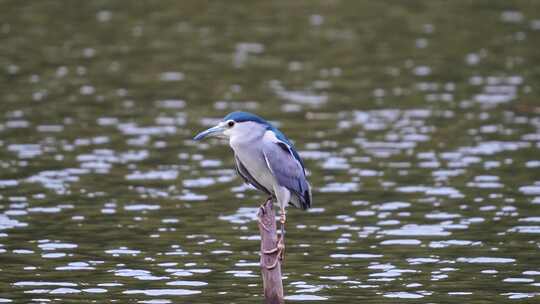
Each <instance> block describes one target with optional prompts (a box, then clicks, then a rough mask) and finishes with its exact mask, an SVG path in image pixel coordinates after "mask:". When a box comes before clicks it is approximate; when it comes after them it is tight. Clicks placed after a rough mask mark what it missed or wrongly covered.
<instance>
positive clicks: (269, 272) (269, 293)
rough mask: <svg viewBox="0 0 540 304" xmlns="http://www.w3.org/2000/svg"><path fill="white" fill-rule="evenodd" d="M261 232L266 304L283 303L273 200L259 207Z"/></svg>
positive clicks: (258, 216) (262, 269) (258, 215)
mask: <svg viewBox="0 0 540 304" xmlns="http://www.w3.org/2000/svg"><path fill="white" fill-rule="evenodd" d="M257 218H258V219H259V232H260V233H261V272H262V278H263V286H264V300H265V303H266V304H282V303H284V300H283V283H282V281H281V260H280V258H279V254H280V252H279V250H277V245H278V238H277V232H276V218H275V213H274V209H273V204H272V200H271V199H270V200H267V201H266V203H265V204H264V205H262V206H261V208H260V209H259V213H258V214H257Z"/></svg>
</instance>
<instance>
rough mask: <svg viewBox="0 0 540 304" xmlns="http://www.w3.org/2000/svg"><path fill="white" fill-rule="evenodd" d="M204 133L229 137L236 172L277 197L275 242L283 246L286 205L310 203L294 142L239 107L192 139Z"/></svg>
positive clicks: (272, 197) (303, 205)
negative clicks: (277, 238) (277, 237)
mask: <svg viewBox="0 0 540 304" xmlns="http://www.w3.org/2000/svg"><path fill="white" fill-rule="evenodd" d="M206 137H218V138H225V139H228V140H229V146H230V147H231V149H232V150H233V153H234V160H235V165H236V172H237V173H238V175H240V177H242V179H243V180H244V181H245V182H246V183H248V184H250V185H252V186H253V187H255V188H256V189H258V190H260V191H261V192H263V193H265V194H266V195H268V196H269V199H275V200H277V203H278V205H279V208H280V222H281V236H280V241H279V242H278V244H279V245H278V246H279V247H280V249H283V250H284V243H283V239H284V236H285V222H286V214H285V212H286V211H285V208H286V207H287V206H289V205H290V206H294V207H296V208H300V209H303V210H307V209H308V208H310V207H311V204H312V195H311V186H310V184H309V182H308V180H307V177H306V168H305V166H304V162H303V160H302V158H301V157H300V155H299V154H298V152H297V151H296V149H295V147H294V145H293V143H292V142H291V141H290V140H289V139H288V138H287V137H286V136H285V135H284V134H283V133H282V132H281V131H280V130H278V129H277V128H276V127H275V126H273V125H272V124H270V123H269V122H268V121H266V120H264V119H263V118H261V117H260V116H257V115H255V114H252V113H249V112H242V111H236V112H231V113H229V114H227V115H226V116H225V117H224V118H223V119H222V120H221V121H220V122H219V123H218V124H217V125H216V126H214V127H211V128H209V129H207V130H205V131H202V132H200V133H199V134H197V135H196V136H195V137H194V138H193V139H194V140H196V141H199V140H202V139H204V138H206ZM281 252H283V251H281Z"/></svg>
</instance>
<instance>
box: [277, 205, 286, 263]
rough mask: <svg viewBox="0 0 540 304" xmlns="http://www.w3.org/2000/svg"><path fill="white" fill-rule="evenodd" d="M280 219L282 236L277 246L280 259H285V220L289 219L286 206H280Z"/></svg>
mask: <svg viewBox="0 0 540 304" xmlns="http://www.w3.org/2000/svg"><path fill="white" fill-rule="evenodd" d="M279 221H280V223H281V236H280V238H279V239H278V244H277V248H278V251H279V254H278V256H279V259H280V260H283V258H284V257H285V222H286V221H287V216H286V215H285V208H283V206H281V208H280V216H279Z"/></svg>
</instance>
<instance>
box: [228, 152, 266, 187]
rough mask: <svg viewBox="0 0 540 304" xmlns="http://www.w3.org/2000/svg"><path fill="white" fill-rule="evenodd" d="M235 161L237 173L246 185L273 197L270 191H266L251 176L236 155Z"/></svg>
mask: <svg viewBox="0 0 540 304" xmlns="http://www.w3.org/2000/svg"><path fill="white" fill-rule="evenodd" d="M234 160H235V161H236V172H238V175H240V176H241V177H242V179H244V181H245V182H246V183H248V184H250V185H252V186H253V187H255V188H257V189H259V190H261V191H262V192H264V193H266V194H268V195H272V193H271V192H270V191H269V190H268V189H266V188H265V187H264V186H263V185H261V184H260V183H259V182H257V180H256V179H255V178H253V176H251V174H250V173H249V171H248V170H247V169H246V167H245V166H244V164H242V162H241V161H240V160H239V159H238V157H237V156H236V155H235V156H234Z"/></svg>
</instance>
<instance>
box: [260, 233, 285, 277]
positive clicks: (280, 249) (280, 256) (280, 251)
mask: <svg viewBox="0 0 540 304" xmlns="http://www.w3.org/2000/svg"><path fill="white" fill-rule="evenodd" d="M263 253H264V254H276V259H275V261H274V262H273V263H272V264H270V265H264V266H265V267H266V269H268V270H271V269H274V268H275V267H276V266H277V265H278V263H279V262H280V261H283V260H284V258H285V242H284V240H283V237H280V238H279V240H278V243H277V246H276V247H275V248H272V249H270V250H265V251H263Z"/></svg>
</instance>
